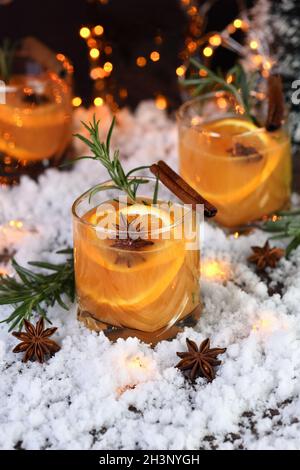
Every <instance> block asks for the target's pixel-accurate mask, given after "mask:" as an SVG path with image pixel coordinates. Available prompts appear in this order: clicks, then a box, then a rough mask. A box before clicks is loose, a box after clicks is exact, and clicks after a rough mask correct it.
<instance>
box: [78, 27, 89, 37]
mask: <svg viewBox="0 0 300 470" xmlns="http://www.w3.org/2000/svg"><path fill="white" fill-rule="evenodd" d="M79 34H80V36H81V37H82V38H83V39H87V38H88V37H90V35H91V31H90V29H89V28H87V27H86V26H83V27H82V28H81V29H80V31H79Z"/></svg>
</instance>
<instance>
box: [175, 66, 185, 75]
mask: <svg viewBox="0 0 300 470" xmlns="http://www.w3.org/2000/svg"><path fill="white" fill-rule="evenodd" d="M184 74H185V67H184V66H183V65H180V66H179V67H177V69H176V75H178V77H183V75H184Z"/></svg>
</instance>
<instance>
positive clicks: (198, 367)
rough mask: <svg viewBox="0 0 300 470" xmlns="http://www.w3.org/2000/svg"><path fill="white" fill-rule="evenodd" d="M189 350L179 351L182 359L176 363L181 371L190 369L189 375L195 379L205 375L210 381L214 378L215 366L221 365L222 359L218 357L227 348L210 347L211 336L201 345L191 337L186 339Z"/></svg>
mask: <svg viewBox="0 0 300 470" xmlns="http://www.w3.org/2000/svg"><path fill="white" fill-rule="evenodd" d="M186 344H187V348H188V351H187V352H178V353H177V356H178V357H180V358H181V361H179V363H178V364H177V365H176V367H178V369H180V370H181V371H183V372H184V371H190V372H189V377H190V379H191V380H195V378H196V377H205V378H206V379H207V380H208V381H209V382H211V381H212V380H214V378H215V376H216V374H215V369H214V368H215V366H219V365H220V364H221V361H220V360H218V359H217V357H218V355H219V354H224V353H225V351H226V348H212V349H210V340H209V338H207V339H205V340H204V341H203V342H202V343H201V344H200V346H199V348H198V346H197V344H196V343H195V342H194V341H192V340H191V339H188V338H187V339H186Z"/></svg>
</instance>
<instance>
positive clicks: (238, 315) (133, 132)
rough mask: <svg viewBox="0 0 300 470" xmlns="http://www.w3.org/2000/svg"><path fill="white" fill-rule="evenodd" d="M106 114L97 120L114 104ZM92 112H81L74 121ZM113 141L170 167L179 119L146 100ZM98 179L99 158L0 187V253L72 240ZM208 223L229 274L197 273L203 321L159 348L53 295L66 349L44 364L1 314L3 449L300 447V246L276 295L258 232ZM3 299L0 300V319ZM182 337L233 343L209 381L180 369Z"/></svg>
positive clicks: (212, 256)
mask: <svg viewBox="0 0 300 470" xmlns="http://www.w3.org/2000/svg"><path fill="white" fill-rule="evenodd" d="M101 113H102V114H103V126H104V128H105V127H107V126H108V124H109V121H110V117H109V112H108V111H107V110H106V109H104V108H103V109H102V110H101ZM91 114H92V111H84V110H78V111H77V116H76V117H77V119H76V122H77V124H76V127H79V119H86V118H87V116H88V115H89V116H91ZM114 144H115V145H116V146H118V147H120V149H121V153H122V155H123V156H124V157H125V158H126V159H127V160H128V161H127V165H128V167H132V166H138V165H139V164H144V163H149V162H150V161H153V160H158V159H160V158H164V159H166V160H167V161H168V162H170V163H171V164H172V165H173V166H176V161H177V160H176V159H177V148H176V126H175V124H174V122H173V121H171V120H169V119H168V118H167V117H166V116H165V114H164V113H163V112H162V111H159V110H157V109H156V108H155V107H154V105H153V103H142V104H141V105H140V107H139V108H138V110H137V112H136V113H135V115H132V114H130V113H129V112H128V111H126V110H125V111H122V112H121V114H120V115H119V126H118V128H117V129H116V133H115V136H114ZM80 145H81V144H80ZM80 145H78V148H77V151H78V155H80V154H81V153H82V151H83V149H82V148H81V147H80ZM105 178H106V175H105V172H104V170H102V168H101V167H100V165H99V164H96V163H94V162H90V161H88V162H86V161H83V162H80V163H79V164H78V165H77V166H76V168H75V169H74V170H73V171H72V172H60V171H57V170H49V171H48V172H47V173H45V174H44V175H42V176H41V178H40V180H39V184H36V183H35V182H33V181H31V180H30V179H27V178H25V179H24V180H23V181H22V183H21V185H20V186H19V187H16V188H14V189H13V190H11V189H5V188H2V189H0V223H1V228H0V252H1V251H2V249H3V248H4V247H8V248H11V249H13V248H15V249H16V250H17V254H16V258H17V260H18V261H19V262H21V263H25V262H26V261H29V260H33V259H41V258H42V259H47V260H52V261H57V260H59V259H61V255H55V254H54V252H55V251H56V250H57V249H60V248H62V247H65V246H66V245H68V244H69V245H70V244H71V243H72V232H71V215H70V206H71V203H72V202H73V201H74V199H75V198H76V197H77V196H78V195H80V194H81V193H82V192H83V191H84V190H86V189H87V188H89V187H90V186H92V185H93V184H95V183H97V182H99V181H100V180H102V179H105ZM12 220H18V221H23V227H16V224H14V223H11V224H9V222H10V221H12ZM204 230H205V239H204V248H203V253H202V263H203V265H204V266H205V263H206V262H208V261H209V260H217V262H220V263H221V265H222V266H225V268H224V270H225V274H224V275H223V276H221V277H220V278H219V279H217V280H212V279H210V278H209V276H208V277H206V278H205V276H203V278H202V281H201V289H202V296H203V302H204V309H203V313H202V316H201V319H200V321H199V323H198V325H197V326H196V328H194V329H192V328H187V329H186V330H185V331H184V332H183V333H182V334H180V335H179V336H178V337H177V338H176V339H174V340H173V341H171V342H166V341H165V342H162V343H160V344H158V345H157V346H156V348H155V349H151V348H150V347H149V346H147V345H145V344H143V343H140V342H139V341H138V340H136V339H128V340H127V341H123V340H119V341H118V342H117V343H115V344H110V342H109V341H108V339H107V338H106V337H105V336H104V335H103V334H100V335H97V334H95V333H93V332H90V331H88V330H87V329H85V328H84V327H83V326H82V325H80V324H79V323H78V322H77V320H76V306H75V305H74V306H72V307H71V308H70V311H69V312H66V311H64V310H62V309H61V308H60V307H55V308H53V309H52V310H51V311H49V317H51V318H52V320H53V324H54V325H55V326H58V327H59V330H58V332H57V334H56V335H55V336H54V337H53V338H54V339H56V340H57V341H58V342H59V343H60V344H61V346H62V349H61V351H60V352H59V353H57V354H56V355H55V356H54V357H53V358H51V359H50V360H49V361H48V363H46V364H44V365H40V364H38V363H27V364H23V363H22V362H21V356H22V355H16V354H13V353H12V352H11V351H12V348H13V347H14V346H15V344H16V339H15V338H13V337H12V336H11V335H9V334H8V333H7V325H6V324H2V325H0V370H1V372H0V397H1V399H0V429H1V432H0V448H2V449H11V448H24V449H214V448H218V449H238V448H246V449H299V448H300V424H299V418H298V417H299V414H300V399H299V390H300V380H299V372H300V321H299V318H300V250H299V249H298V250H297V251H296V252H295V253H294V254H293V256H292V257H291V259H290V260H289V261H287V260H285V259H282V260H281V261H280V264H279V266H278V268H277V269H276V270H275V271H273V273H272V274H271V276H272V277H273V280H274V284H276V283H277V284H281V290H282V297H281V296H280V295H279V294H274V295H273V296H270V295H269V293H268V288H267V286H266V285H265V283H264V282H262V281H261V280H260V279H259V277H258V276H257V275H256V274H255V272H254V270H253V267H251V266H249V265H248V264H247V262H246V259H247V257H248V256H249V254H250V246H251V245H260V244H262V243H263V242H264V241H265V238H266V235H265V234H263V233H260V232H256V233H253V234H251V235H250V236H247V237H245V236H242V237H239V238H238V239H235V238H234V237H233V236H226V235H225V233H224V232H223V231H222V230H221V229H219V228H216V227H213V226H211V225H209V224H205V227H204ZM204 271H205V270H204ZM208 272H209V270H208ZM204 274H205V272H204ZM224 278H227V280H226V281H224ZM9 311H10V308H9V307H0V317H1V318H4V317H5V316H6V315H7V314H8V313H9ZM186 337H189V338H192V339H193V340H195V341H196V342H197V343H200V342H201V341H202V340H203V339H205V338H206V337H210V338H211V344H212V347H214V346H219V347H227V352H226V353H225V354H224V355H223V356H221V359H222V360H223V365H222V366H220V368H219V370H218V373H217V378H216V379H215V380H214V381H213V382H212V383H210V384H207V383H206V381H205V380H204V379H201V378H199V379H198V380H197V382H196V383H195V384H194V385H191V384H190V383H189V382H187V381H185V379H184V377H183V376H182V374H181V372H180V371H179V370H177V369H175V368H174V365H175V364H176V363H177V362H178V358H177V356H176V351H183V350H185V338H186Z"/></svg>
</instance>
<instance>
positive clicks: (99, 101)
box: [94, 96, 104, 106]
mask: <svg viewBox="0 0 300 470" xmlns="http://www.w3.org/2000/svg"><path fill="white" fill-rule="evenodd" d="M103 103H104V101H103V98H100V96H97V98H95V99H94V105H95V106H102V105H103Z"/></svg>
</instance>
